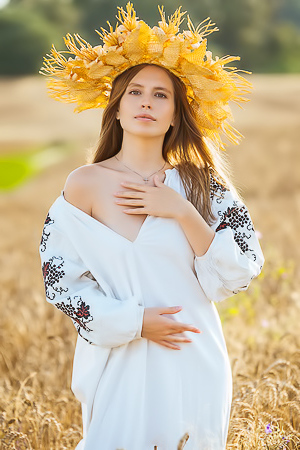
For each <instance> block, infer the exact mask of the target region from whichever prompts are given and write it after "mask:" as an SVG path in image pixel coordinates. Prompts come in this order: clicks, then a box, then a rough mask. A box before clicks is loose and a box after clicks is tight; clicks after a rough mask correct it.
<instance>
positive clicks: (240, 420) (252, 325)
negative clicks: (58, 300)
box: [0, 76, 300, 450]
mask: <svg viewBox="0 0 300 450" xmlns="http://www.w3.org/2000/svg"><path fill="white" fill-rule="evenodd" d="M287 80H288V82H287ZM299 81H300V77H296V76H294V77H279V76H276V77H275V76H274V77H263V76H256V77H254V84H255V87H256V90H255V93H254V94H253V100H252V102H250V103H249V104H248V105H246V110H245V111H244V112H241V113H240V116H239V120H237V122H238V123H237V127H238V128H239V129H240V130H241V131H242V132H243V134H244V135H245V136H246V139H245V141H244V142H243V144H242V146H241V147H240V148H239V149H236V148H232V149H231V150H230V159H231V161H232V166H233V169H234V172H235V179H236V182H237V184H238V185H239V186H240V187H241V188H242V191H243V194H244V198H245V201H246V203H247V205H248V207H249V209H250V211H251V215H252V218H253V220H254V223H255V225H256V228H257V229H258V230H259V231H260V232H261V233H262V241H261V244H262V247H263V251H264V253H265V257H266V263H265V267H264V270H263V273H262V274H261V275H260V276H259V278H258V279H256V280H254V281H253V282H252V285H251V286H250V288H249V289H248V291H247V292H243V293H240V294H238V295H237V296H234V297H232V298H231V299H228V300H225V301H224V302H222V303H221V304H219V305H218V309H219V311H220V315H221V318H222V321H223V328H224V334H225V338H226V342H227V347H228V352H229V355H230V359H231V365H232V370H233V376H234V392H233V396H234V398H233V404H232V411H231V422H230V429H229V436H228V446H227V449H228V450H229V449H230V450H231V449H240V450H242V449H243V450H256V449H270V450H275V449H283V448H286V449H296V448H300V350H299V349H300V329H299V323H298V322H299V319H298V317H299V313H300V292H299V285H298V282H297V278H298V277H299V264H297V262H298V260H299V252H300V250H299V245H298V236H299V232H298V224H299V212H300V190H299V178H298V176H297V173H296V172H297V170H296V166H297V165H298V167H299V159H300V156H299V151H298V148H299V137H300V136H299V124H297V120H298V119H297V120H296V117H297V116H296V111H297V110H298V111H299V110H300V105H299V102H300V95H299V91H300V82H299ZM22 82H23V83H25V85H26V87H27V88H28V86H29V85H30V87H31V90H30V89H29V91H30V92H31V94H32V93H34V92H35V91H34V89H35V86H37V87H36V89H37V91H36V92H39V90H40V89H41V84H39V82H37V84H35V83H36V81H35V80H32V79H26V80H24V81H22V80H21V81H20V80H14V81H11V82H9V81H6V82H5V83H4V85H3V84H1V83H0V94H1V92H4V91H5V92H8V88H9V86H8V84H9V83H11V85H10V88H11V89H12V88H15V89H16V90H17V92H18V93H19V94H18V95H19V98H18V99H16V104H15V111H17V104H18V102H19V103H20V104H21V105H23V106H24V105H26V98H25V99H24V96H25V93H24V95H23V97H20V95H21V94H20V92H21V91H22V89H21V88H22V86H23V85H22ZM18 83H19V84H20V85H18ZM30 83H32V84H30ZM17 88H18V89H17ZM23 88H24V86H23ZM12 90H13V89H12ZM12 90H10V92H11V91H12ZM24 92H26V93H28V89H27V90H26V89H25V90H24ZM26 95H27V94H26ZM25 97H26V96H25ZM33 98H36V96H34V95H31V97H30V98H28V102H29V103H28V104H29V105H30V106H31V107H32V108H33V107H34V105H33V103H34V102H33V100H32V99H33ZM20 99H21V100H20ZM42 100H43V99H42ZM43 101H44V100H43ZM47 102H48V101H46V100H45V103H42V105H48V103H47ZM28 104H27V107H28ZM54 105H55V107H54ZM56 107H57V108H58V109H57V111H59V114H60V115H58V116H57V115H56V113H55V111H56V109H55V108H56ZM11 108H12V106H11ZM39 108H40V103H39ZM51 108H52V109H51V111H52V116H51V114H50V113H48V116H47V118H48V119H47V120H48V122H46V123H44V122H43V123H42V122H38V120H40V119H39V118H38V117H39V115H40V109H37V110H36V112H34V110H30V115H31V116H32V118H31V119H30V124H28V129H29V134H28V135H27V136H26V135H24V136H23V134H24V133H25V129H24V133H23V134H22V133H17V132H15V136H16V138H15V140H16V141H17V140H18V139H20V142H19V144H18V145H21V144H22V143H23V142H26V143H27V144H28V143H30V142H31V143H44V141H43V139H44V138H43V132H42V130H41V129H40V127H42V126H43V127H44V129H46V128H47V133H48V134H47V133H45V135H46V136H47V139H49V140H50V131H49V128H50V129H52V132H53V130H58V129H59V124H60V122H61V117H62V116H61V114H62V111H64V113H65V119H66V118H67V116H68V112H66V110H65V109H64V108H69V107H64V106H62V105H60V104H56V103H51ZM297 108H298V109H297ZM23 109H24V113H23V114H24V115H26V108H25V106H24V108H23ZM70 109H72V108H70ZM54 110H55V111H54ZM18 111H19V112H18V114H19V116H18V114H17V116H14V120H16V117H17V119H18V117H19V120H20V121H21V117H22V114H21V113H20V110H18ZM4 112H5V111H2V112H1V110H0V123H1V127H2V130H4V131H5V130H9V129H10V128H9V127H12V122H10V115H9V114H6V115H5V114H4ZM21 112H22V108H21ZM8 113H9V111H8ZM45 114H46V113H45ZM12 116H13V114H12ZM23 117H24V116H23ZM34 117H36V119H34ZM50 117H52V121H53V123H50V122H49V120H50ZM78 117H79V118H78ZM83 117H84V116H76V120H77V121H79V120H80V119H81V118H83ZM90 117H91V116H90ZM35 120H36V122H35ZM72 120H73V122H72V123H73V124H74V119H73V117H72ZM93 120H94V122H93V123H94V126H95V124H96V123H97V122H98V117H96V116H94V118H93ZM78 123H79V122H78ZM91 123H92V122H91ZM37 124H39V126H37ZM262 125H263V126H262ZM30 126H32V127H33V129H34V127H36V128H38V132H37V136H34V139H32V136H33V133H32V131H31V130H30ZM89 127H91V125H90V124H88V125H87V127H85V119H84V120H83V132H82V136H85V137H84V138H82V141H81V142H80V145H79V144H78V143H77V144H74V153H73V154H72V157H68V158H66V159H65V160H64V161H62V162H60V163H59V164H57V165H55V166H52V167H49V169H47V170H45V171H44V172H43V173H41V174H40V175H38V176H36V177H35V178H34V179H32V180H31V181H30V182H28V183H26V184H25V185H24V186H22V188H21V189H16V190H15V191H12V192H10V193H8V194H5V195H4V194H3V195H2V196H1V197H0V215H1V235H0V249H1V256H0V258H1V260H0V261H1V271H0V282H1V290H0V293H1V316H0V339H1V350H0V368H1V374H2V377H1V378H2V380H1V384H0V406H1V416H0V421H1V431H0V442H1V448H2V449H16V450H22V449H35V450H40V449H41V450H44V449H45V450H62V449H74V448H75V446H76V443H77V442H78V441H79V439H80V435H81V411H80V405H79V404H78V402H77V401H76V400H75V399H74V397H73V395H72V393H71V391H70V389H69V386H70V378H71V368H72V357H73V351H74V344H75V337H76V331H75V329H73V325H72V324H71V322H70V321H69V319H68V318H67V317H65V316H64V315H63V314H61V313H60V312H58V311H56V310H55V309H54V308H53V307H52V306H50V305H48V304H47V303H46V300H45V297H44V290H43V289H44V288H43V282H42V277H41V269H40V262H39V255H38V244H39V241H40V236H41V230H42V225H43V221H44V218H45V215H46V212H47V210H48V208H49V206H50V204H51V203H52V202H53V201H54V199H55V198H56V197H57V196H58V195H59V193H60V190H61V189H62V187H63V184H64V181H65V178H66V175H67V174H68V173H69V172H70V171H71V170H72V169H73V168H75V167H77V166H79V165H82V164H83V163H84V160H85V157H84V154H83V152H82V148H86V147H88V146H90V145H91V143H92V142H93V141H94V140H95V138H96V136H97V134H98V129H96V132H95V130H93V132H92V133H91V130H90V128H89ZM71 128H72V127H71V125H70V123H69V124H65V128H64V130H63V131H61V135H60V139H66V140H68V141H70V140H71V137H72V135H71ZM76 133H77V134H80V133H78V130H76ZM93 133H94V135H93ZM8 135H9V133H8V132H7V133H6V134H5V133H4V139H3V140H1V139H0V150H2V152H4V151H5V150H6V149H7V148H8V147H9V143H8V140H7V136H8ZM54 135H55V136H56V134H55V131H54ZM21 138H23V141H22V139H21ZM16 143H17V142H14V145H16ZM11 145H12V144H11ZM268 424H271V425H268ZM268 431H272V432H268ZM283 436H284V437H285V438H286V439H282V437H283ZM287 439H288V440H289V442H286V441H287ZM279 443H280V444H279ZM186 448H188V443H187V445H186ZM127 450H130V449H127ZM141 450H142V449H141ZM157 450H159V448H158V449H157ZM170 450H173V449H170ZM174 450H175V449H174Z"/></svg>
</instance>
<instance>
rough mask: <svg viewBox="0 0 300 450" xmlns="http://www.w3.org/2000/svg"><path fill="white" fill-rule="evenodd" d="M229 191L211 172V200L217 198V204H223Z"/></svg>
mask: <svg viewBox="0 0 300 450" xmlns="http://www.w3.org/2000/svg"><path fill="white" fill-rule="evenodd" d="M227 191H228V189H227V188H226V187H225V186H223V184H221V182H218V179H217V176H216V175H215V174H213V172H212V171H210V199H211V200H213V199H214V197H215V198H216V202H217V203H221V202H222V201H223V200H224V197H225V193H226V192H227Z"/></svg>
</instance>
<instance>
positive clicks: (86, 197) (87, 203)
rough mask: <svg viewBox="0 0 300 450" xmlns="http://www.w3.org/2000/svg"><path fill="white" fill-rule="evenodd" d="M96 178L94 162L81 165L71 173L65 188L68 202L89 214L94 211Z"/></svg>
mask: <svg viewBox="0 0 300 450" xmlns="http://www.w3.org/2000/svg"><path fill="white" fill-rule="evenodd" d="M94 180H95V167H94V166H93V164H87V165H84V166H80V167H78V168H77V169H75V170H73V171H72V172H70V173H69V175H68V177H67V179H66V182H65V186H64V189H63V191H64V197H65V199H66V200H67V202H69V203H71V204H72V205H74V206H76V207H77V208H79V209H81V210H82V211H84V212H85V213H87V214H89V215H91V211H92V195H93V186H94Z"/></svg>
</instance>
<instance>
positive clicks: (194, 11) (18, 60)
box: [0, 0, 300, 76]
mask: <svg viewBox="0 0 300 450" xmlns="http://www.w3.org/2000/svg"><path fill="white" fill-rule="evenodd" d="M126 3H127V0H119V1H117V0H85V1H82V0H10V2H9V4H8V5H7V6H5V7H4V8H2V9H0V75H5V76H7V75H24V74H37V73H38V70H39V68H40V67H41V65H42V62H43V56H44V55H45V54H46V53H49V51H50V48H51V45H52V43H53V44H54V45H55V46H56V48H57V49H58V50H65V45H64V42H63V39H62V37H63V36H65V35H66V34H67V33H72V34H73V33H76V32H78V33H79V34H80V35H81V36H82V37H83V38H84V39H86V40H87V41H88V42H90V43H91V44H92V45H98V44H99V36H98V34H97V33H96V32H95V31H94V30H95V29H97V30H100V28H101V27H104V28H108V25H107V22H106V21H107V20H109V21H110V23H111V25H112V26H113V27H114V28H115V25H116V22H117V19H116V17H115V16H116V14H117V6H123V8H125V6H126ZM133 4H134V7H135V10H136V11H137V16H138V17H140V18H142V19H143V20H145V21H146V22H147V23H148V24H149V25H150V26H154V25H156V24H157V22H158V20H159V18H160V15H159V11H158V7H157V5H164V10H165V13H166V16H170V15H171V14H173V12H174V11H175V9H176V8H178V7H179V6H180V5H181V6H182V11H187V12H188V14H189V15H190V17H191V19H192V21H193V23H194V25H195V26H196V25H198V24H199V23H200V22H201V21H202V20H204V19H205V18H206V17H208V16H209V17H210V18H211V19H212V21H213V22H215V23H216V25H217V26H218V28H219V29H220V31H219V32H216V33H213V34H212V35H211V36H209V38H208V43H209V45H208V48H209V50H211V51H212V52H213V56H215V55H219V56H222V55H227V54H230V55H239V56H241V61H240V62H237V63H236V66H237V67H239V68H242V69H245V70H249V71H252V72H254V73H255V72H256V73H258V72H259V73H266V72H269V73H270V72H281V73H283V72H300V1H299V0H202V1H201V2H195V1H194V0H182V1H181V2H177V1H174V0H165V1H164V2H159V3H156V2H144V1H142V0H136V1H133ZM186 16H187V14H186V15H185V17H186ZM184 28H186V26H185V21H184V22H183V23H182V25H181V29H184Z"/></svg>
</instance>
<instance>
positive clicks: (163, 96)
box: [157, 92, 167, 98]
mask: <svg viewBox="0 0 300 450" xmlns="http://www.w3.org/2000/svg"><path fill="white" fill-rule="evenodd" d="M157 94H158V95H159V96H162V97H161V98H167V96H166V95H165V94H163V93H162V92H157Z"/></svg>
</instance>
